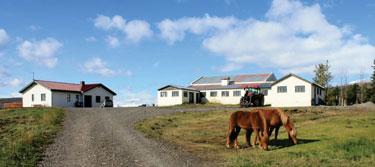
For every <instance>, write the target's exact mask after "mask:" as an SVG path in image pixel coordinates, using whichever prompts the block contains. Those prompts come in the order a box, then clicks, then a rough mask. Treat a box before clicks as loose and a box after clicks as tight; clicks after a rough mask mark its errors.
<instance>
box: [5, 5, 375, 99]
mask: <svg viewBox="0 0 375 167" xmlns="http://www.w3.org/2000/svg"><path fill="white" fill-rule="evenodd" d="M0 4H1V5H0V96H1V97H9V96H18V95H17V92H18V90H19V89H20V88H22V87H23V86H25V84H26V83H28V82H30V81H31V80H32V72H34V74H35V78H36V79H43V80H53V81H64V82H75V83H78V82H79V81H80V80H85V81H86V82H89V83H90V82H101V83H104V84H105V85H107V86H108V87H110V88H112V89H113V90H114V91H116V92H117V93H118V96H117V99H116V101H117V103H118V104H122V105H124V104H128V103H152V102H153V101H154V99H155V95H156V89H157V88H159V87H162V86H164V85H166V84H178V85H188V84H189V83H190V82H191V81H193V80H195V79H197V78H198V77H200V76H205V75H227V74H228V75H229V74H243V73H269V72H273V73H275V74H276V75H277V77H278V78H280V77H282V76H283V75H284V74H287V73H290V72H293V73H296V74H299V75H301V76H303V77H305V78H306V79H309V80H311V78H312V76H313V75H312V69H313V67H314V65H316V64H318V63H321V62H324V61H325V60H327V59H328V60H329V61H330V64H331V66H332V67H331V69H332V72H333V74H334V77H335V78H334V80H333V81H332V84H337V83H340V82H341V79H343V76H348V80H349V81H354V80H358V79H360V78H361V77H360V76H363V77H362V78H364V79H367V80H368V78H369V75H370V73H371V64H372V61H373V59H374V58H375V44H374V40H375V31H374V30H373V28H374V27H375V1H365V0H363V1H354V0H352V1H349V0H348V1H346V0H345V1H344V0H329V1H323V0H321V1H320V0H317V1H316V0H313V1H294V0H274V1H247V0H211V1H205V3H202V1H200V0H171V1H151V0H150V1H146V0H137V1H88V0H87V1H79V2H78V1H69V0H66V1H57V0H51V1H35V0H33V1H32V0H24V1H22V0H20V1H17V2H15V1H10V0H9V1H2V2H1V3H0Z"/></svg>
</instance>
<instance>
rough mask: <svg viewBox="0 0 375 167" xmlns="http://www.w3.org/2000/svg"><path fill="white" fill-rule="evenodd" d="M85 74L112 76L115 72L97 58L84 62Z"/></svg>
mask: <svg viewBox="0 0 375 167" xmlns="http://www.w3.org/2000/svg"><path fill="white" fill-rule="evenodd" d="M83 67H84V70H85V72H88V73H92V74H99V75H102V76H113V75H115V74H116V72H115V71H114V70H112V69H110V68H108V67H107V63H106V62H104V61H103V60H102V59H100V58H98V57H94V58H92V59H90V60H88V61H86V62H85V63H84V65H83Z"/></svg>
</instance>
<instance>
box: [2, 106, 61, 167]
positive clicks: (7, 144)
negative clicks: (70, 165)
mask: <svg viewBox="0 0 375 167" xmlns="http://www.w3.org/2000/svg"><path fill="white" fill-rule="evenodd" d="M63 117H64V112H63V110H62V109H56V108H28V109H9V110H0V125H1V126H0V166H36V164H37V162H38V161H39V160H40V159H41V158H42V152H43V149H44V148H45V145H46V144H49V143H51V142H52V139H53V136H54V135H55V134H56V133H57V131H58V130H59V129H61V126H60V125H61V122H62V120H63Z"/></svg>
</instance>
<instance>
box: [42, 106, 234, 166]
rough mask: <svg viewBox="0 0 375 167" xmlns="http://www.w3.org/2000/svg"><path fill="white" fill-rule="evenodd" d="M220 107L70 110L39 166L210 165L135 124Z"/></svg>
mask: <svg viewBox="0 0 375 167" xmlns="http://www.w3.org/2000/svg"><path fill="white" fill-rule="evenodd" d="M217 109H218V108H191V109H186V108H185V109H184V108H156V107H150V108H148V107H147V108H109V109H108V108H107V109H100V108H96V109H67V112H66V118H65V121H64V130H63V131H62V132H61V133H60V134H59V135H58V136H57V138H56V139H55V143H54V144H52V145H50V146H49V147H48V148H47V150H46V153H45V158H44V160H43V161H42V162H41V163H40V164H39V166H54V167H55V166H69V167H72V166H90V167H91V166H173V167H182V166H210V163H209V162H203V161H201V160H200V159H199V158H198V157H194V156H193V155H190V154H189V153H187V152H185V151H184V150H182V149H181V148H179V147H178V146H175V145H173V144H170V143H168V142H165V141H159V140H155V139H148V138H145V137H144V135H143V134H142V133H140V132H138V131H137V130H135V129H134V124H135V123H136V122H137V121H140V120H142V119H145V118H149V117H153V116H157V115H163V114H170V113H173V112H182V111H191V112H193V111H210V110H217ZM220 109H223V108H220ZM227 109H228V110H233V109H235V108H227Z"/></svg>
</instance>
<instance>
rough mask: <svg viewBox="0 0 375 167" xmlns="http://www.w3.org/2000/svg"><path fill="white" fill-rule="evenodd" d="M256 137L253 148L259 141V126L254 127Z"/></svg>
mask: <svg viewBox="0 0 375 167" xmlns="http://www.w3.org/2000/svg"><path fill="white" fill-rule="evenodd" d="M254 133H255V137H254V140H253V148H255V144H256V143H257V140H258V138H259V130H258V129H257V128H255V129H254Z"/></svg>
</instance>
